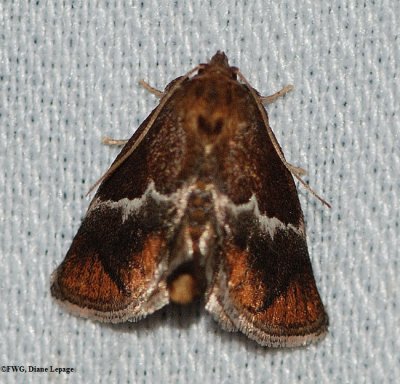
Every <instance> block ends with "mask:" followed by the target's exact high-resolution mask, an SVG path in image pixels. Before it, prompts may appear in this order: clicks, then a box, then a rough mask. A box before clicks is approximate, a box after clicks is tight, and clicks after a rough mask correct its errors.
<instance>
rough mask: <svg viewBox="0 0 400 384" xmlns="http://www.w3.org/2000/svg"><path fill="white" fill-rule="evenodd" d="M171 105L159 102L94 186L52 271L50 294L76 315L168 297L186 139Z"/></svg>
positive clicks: (139, 313)
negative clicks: (157, 111) (79, 221)
mask: <svg viewBox="0 0 400 384" xmlns="http://www.w3.org/2000/svg"><path fill="white" fill-rule="evenodd" d="M173 111H174V108H173V107H171V108H169V107H168V106H167V107H166V108H164V110H163V111H162V113H161V114H160V116H159V117H158V119H157V120H156V122H155V123H154V125H153V126H152V127H151V129H150V131H149V132H148V133H147V135H146V136H145V138H144V139H143V141H142V142H141V143H140V145H139V146H138V147H137V149H136V150H135V151H134V152H133V153H132V154H131V155H130V156H129V157H128V158H127V159H126V161H125V162H123V164H122V165H120V167H118V168H117V169H116V170H115V171H114V172H113V173H112V174H111V175H110V176H109V177H108V178H106V180H105V181H104V182H103V183H102V184H101V185H100V187H99V190H98V192H97V193H96V195H95V197H94V199H93V201H92V202H91V204H90V207H89V210H88V212H87V215H86V217H85V218H84V220H83V222H82V225H81V227H80V229H79V231H78V233H77V234H76V236H75V238H74V240H73V243H72V245H71V248H70V249H69V251H68V253H67V255H66V257H65V259H64V261H63V262H62V264H61V265H60V266H59V267H58V268H57V270H56V271H55V272H54V273H53V276H52V287H51V291H52V294H53V295H54V296H55V297H56V298H57V299H58V300H60V301H61V302H62V303H63V304H65V305H66V306H67V307H68V308H69V309H70V310H72V311H73V312H75V313H77V314H79V315H81V316H84V317H91V318H94V319H98V320H102V321H112V322H119V321H125V320H127V319H138V318H140V317H143V316H145V315H147V314H149V313H151V312H154V311H155V310H157V309H158V308H160V307H162V306H163V305H165V304H167V303H168V301H169V299H168V293H167V288H166V283H165V279H166V276H165V275H166V272H167V264H168V263H167V261H168V257H169V251H168V246H167V245H168V242H169V241H170V239H171V237H172V236H173V226H174V223H176V222H177V220H179V218H178V216H179V214H178V211H177V209H176V206H175V201H176V196H177V194H178V195H179V188H180V186H181V182H180V181H179V180H180V178H179V177H178V175H179V172H181V168H182V167H181V165H180V163H179V158H180V157H179V156H180V153H179V151H181V150H182V148H183V150H185V146H184V144H185V142H184V141H185V140H186V139H185V138H186V136H185V132H184V131H183V130H182V131H179V129H180V128H179V127H180V126H179V124H177V121H176V120H177V117H176V115H175V114H174V113H173ZM153 113H154V112H153ZM149 119H150V117H149V118H148V119H147V120H146V121H145V122H144V123H143V124H142V125H141V127H139V130H138V132H137V133H135V135H134V136H133V137H132V138H131V139H130V140H129V142H128V143H127V145H126V146H125V147H124V148H123V150H122V152H121V154H120V155H119V156H118V157H117V159H116V161H117V160H118V159H119V158H120V157H121V156H123V155H124V154H125V153H126V152H127V151H128V150H129V149H130V148H131V147H132V145H133V144H134V143H135V141H136V140H137V138H138V136H139V135H140V132H141V131H143V129H144V128H145V127H146V125H147V123H148V121H149ZM171 132H172V133H171ZM172 144H173V145H172ZM175 159H177V160H175ZM174 162H175V163H174ZM167 163H169V165H171V164H172V165H173V167H167V166H166V165H167ZM173 192H174V193H175V195H174V196H172V197H171V194H173Z"/></svg>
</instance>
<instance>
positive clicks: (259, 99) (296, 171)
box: [236, 70, 332, 208]
mask: <svg viewBox="0 0 400 384" xmlns="http://www.w3.org/2000/svg"><path fill="white" fill-rule="evenodd" d="M236 73H237V75H238V76H239V78H240V79H241V80H242V81H243V82H244V83H245V84H246V85H247V87H248V88H249V91H250V93H251V95H252V96H253V98H254V100H255V101H256V104H257V108H258V110H259V111H260V113H261V116H262V119H263V122H264V125H265V127H266V128H267V133H268V136H269V138H270V139H271V141H272V145H273V146H274V148H275V151H276V153H277V154H278V156H279V158H280V160H281V161H282V163H283V165H284V166H285V167H286V168H287V170H288V171H289V172H290V173H291V174H292V175H293V176H294V177H295V178H296V179H297V180H299V182H300V183H301V184H303V186H304V187H305V188H306V189H307V190H308V191H309V192H310V193H311V194H312V195H314V196H315V197H316V198H317V199H318V200H319V201H320V202H321V203H322V204H324V205H326V206H327V207H328V208H332V207H331V205H330V204H329V203H328V202H327V201H326V200H324V199H323V198H322V197H321V196H320V195H318V193H317V192H315V191H314V190H313V189H312V188H311V187H310V186H309V184H307V183H306V182H305V181H304V180H303V179H302V178H301V176H303V175H305V174H306V173H307V172H306V171H305V170H304V169H303V168H300V167H296V166H295V165H292V164H290V163H289V162H288V161H286V159H285V156H284V154H283V152H282V149H281V147H280V146H279V143H278V140H277V139H276V137H275V134H274V133H273V132H272V129H271V127H270V126H269V124H268V119H267V116H266V112H265V109H264V106H263V103H266V104H270V103H272V102H274V101H275V100H276V99H278V98H279V97H282V96H284V95H285V94H286V93H288V92H290V91H291V90H293V88H294V87H293V85H287V86H286V87H284V88H282V89H281V90H280V91H278V92H276V93H274V94H273V95H271V96H264V97H263V96H259V95H257V93H256V91H255V90H254V88H253V87H252V86H251V85H250V83H249V82H248V81H247V79H246V78H245V77H244V75H243V74H242V73H241V72H240V71H239V70H238V71H237V72H236Z"/></svg>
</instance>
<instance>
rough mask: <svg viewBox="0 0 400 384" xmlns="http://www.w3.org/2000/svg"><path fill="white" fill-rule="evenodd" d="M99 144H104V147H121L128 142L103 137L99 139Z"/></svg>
mask: <svg viewBox="0 0 400 384" xmlns="http://www.w3.org/2000/svg"><path fill="white" fill-rule="evenodd" d="M101 142H102V144H105V145H117V146H121V145H125V144H126V143H127V142H128V140H123V139H122V140H120V139H113V138H112V137H110V136H104V137H103V138H102V139H101Z"/></svg>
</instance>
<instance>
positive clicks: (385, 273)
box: [0, 0, 400, 384]
mask: <svg viewBox="0 0 400 384" xmlns="http://www.w3.org/2000/svg"><path fill="white" fill-rule="evenodd" d="M0 20H1V24H0V28H1V30H0V32H1V33H0V98H1V99H0V169H1V171H0V219H1V231H0V260H1V263H0V265H1V268H0V295H1V300H0V335H1V343H0V363H1V372H0V382H2V383H21V382H31V383H36V382H38V383H39V382H40V383H45V382H71V383H72V382H73V383H89V382H93V383H113V382H121V383H135V384H136V383H158V382H159V383H188V382H191V383H267V382H268V383H379V384H383V383H395V382H398V381H397V380H399V379H398V378H399V377H400V337H399V328H400V320H399V319H400V301H399V297H400V295H399V292H400V289H399V288H400V282H399V276H400V263H399V249H400V241H399V238H400V236H399V232H400V226H399V223H400V213H399V206H400V177H399V176H400V174H399V169H400V154H399V149H400V141H399V132H400V123H399V121H400V115H399V112H400V107H399V106H400V104H399V100H400V97H399V96H400V91H399V90H400V86H399V85H400V84H399V75H400V65H399V63H400V40H399V30H400V25H399V20H400V3H399V2H398V1H395V0H393V1H390V0H387V1H382V2H380V1H375V2H371V1H365V2H364V1H332V2H326V1H321V2H318V1H305V2H301V4H299V3H298V2H296V1H294V0H288V1H286V2H279V1H269V0H266V1H265V0H256V1H233V0H231V1H229V0H228V1H225V0H221V1H214V0H210V1H208V2H200V1H183V0H177V1H174V2H167V1H165V2H162V1H155V0H149V1H143V2H140V1H133V2H129V1H102V0H99V1H96V2H94V1H93V2H92V1H82V2H78V1H73V2H72V1H71V2H70V1H62V2H61V1H55V0H53V1H41V0H39V1H34V2H28V1H23V0H20V1H19V0H14V1H4V2H2V3H1V4H0ZM217 50H223V51H225V52H226V54H227V55H228V57H229V59H230V63H231V65H235V66H238V67H240V68H241V70H242V72H243V73H244V74H245V76H246V77H247V78H248V80H249V81H250V82H251V84H252V85H253V86H254V87H255V88H256V89H257V90H259V91H260V92H261V93H262V94H265V95H268V94H272V93H274V92H275V91H277V90H278V89H280V88H281V87H282V86H284V85H286V84H289V83H291V84H294V86H295V90H294V92H292V93H290V94H288V95H287V96H286V97H285V98H282V99H280V100H278V101H276V102H275V103H274V104H272V105H270V106H268V108H267V109H268V113H269V118H270V124H271V127H272V128H273V130H274V132H275V134H276V136H277V138H278V140H279V142H280V143H281V145H282V147H283V150H284V152H285V155H286V157H287V159H288V160H289V161H290V162H292V163H294V164H296V165H299V166H301V167H303V168H305V169H307V170H308V176H307V178H306V179H307V181H309V182H310V184H311V185H312V186H313V187H314V188H315V189H316V190H317V191H318V192H319V193H321V195H322V196H323V197H324V198H326V199H327V200H328V201H329V202H330V203H331V204H332V207H333V208H332V209H331V210H329V209H327V208H326V207H324V206H322V204H321V203H320V202H319V201H318V200H316V199H315V198H314V197H313V196H312V195H311V194H309V193H308V192H307V191H306V190H305V189H304V188H302V187H301V186H299V188H298V189H299V194H300V199H301V203H302V206H303V209H304V215H305V219H306V223H307V233H308V243H309V251H310V255H311V260H312V264H313V268H314V273H315V277H316V280H317V285H318V287H319V290H320V293H321V296H322V299H323V301H324V303H325V305H326V308H327V312H328V314H329V316H330V328H329V334H328V336H327V337H326V338H325V339H324V340H323V341H322V342H321V343H319V344H317V345H313V346H310V347H307V348H300V349H296V350H269V349H266V348H263V347H260V346H258V345H257V344H255V343H254V342H252V341H251V340H248V339H247V338H246V337H244V336H242V335H240V334H231V333H227V332H224V331H222V330H220V328H219V327H218V325H217V324H216V323H215V322H214V321H213V320H212V319H211V317H210V316H209V315H208V314H207V313H206V312H205V311H204V309H203V308H202V306H201V305H198V304H196V305H191V306H189V307H184V308H175V307H167V308H164V309H162V310H161V311H159V312H158V313H156V314H154V315H153V316H150V317H148V318H146V319H144V320H142V321H140V322H138V323H134V324H128V325H122V326H109V325H102V324H99V323H96V322H92V321H89V320H84V319H80V318H76V317H74V316H72V315H70V314H68V313H66V312H64V311H63V310H62V309H61V308H60V307H59V306H58V305H57V304H56V303H54V301H53V300H52V299H51V296H50V292H49V278H50V274H51V272H52V271H53V270H54V269H55V267H56V266H57V265H58V264H59V263H60V262H61V261H62V259H63V258H64V255H65V253H66V251H67V250H68V247H69V245H70V243H71V241H72V238H73V236H74V234H75V233H76V231H77V229H78V228H79V225H80V221H81V219H82V217H83V215H84V213H85V211H86V209H87V207H88V204H89V201H90V200H89V198H88V197H86V193H87V191H88V189H89V187H90V185H91V184H93V183H94V182H95V181H96V180H97V179H98V178H99V177H100V175H101V174H102V173H103V172H104V171H105V170H106V169H107V167H108V166H109V164H110V163H111V162H112V160H113V158H114V157H115V156H116V155H117V153H118V151H119V150H118V149H117V148H109V147H106V146H104V145H102V144H101V137H102V136H104V135H109V136H112V137H116V138H126V137H129V136H131V135H132V133H133V132H134V131H135V129H136V128H137V127H138V125H139V124H140V122H141V121H142V120H143V119H144V118H145V117H146V116H147V114H148V113H149V112H150V111H151V109H152V108H153V107H154V106H155V105H156V104H157V100H156V99H155V97H154V96H152V95H151V94H149V93H148V92H146V91H145V90H144V89H142V88H140V87H139V86H138V81H139V80H140V79H145V80H147V81H148V82H150V84H152V85H153V86H155V87H157V88H159V89H163V87H164V86H165V85H166V84H167V83H168V82H169V81H170V80H172V79H174V78H176V77H177V76H179V75H181V74H183V73H185V72H186V71H188V70H189V69H190V68H192V67H193V66H195V65H196V64H198V63H200V62H206V61H207V60H208V59H209V58H210V57H211V56H212V55H213V54H214V53H215V52H216V51H217ZM10 366H23V367H25V369H26V370H27V371H28V370H29V366H33V367H37V368H46V367H47V368H49V369H50V366H52V367H53V369H55V368H56V367H62V368H73V369H74V372H71V373H70V374H67V373H61V374H59V373H56V372H42V373H39V372H28V373H21V372H12V371H13V369H16V368H10ZM31 369H32V368H31Z"/></svg>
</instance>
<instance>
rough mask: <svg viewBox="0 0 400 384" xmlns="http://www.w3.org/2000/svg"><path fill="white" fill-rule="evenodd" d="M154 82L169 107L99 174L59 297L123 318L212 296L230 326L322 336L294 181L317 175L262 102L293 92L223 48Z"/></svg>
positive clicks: (274, 340)
mask: <svg viewBox="0 0 400 384" xmlns="http://www.w3.org/2000/svg"><path fill="white" fill-rule="evenodd" d="M147 88H148V89H149V90H150V91H152V92H153V93H155V94H157V95H158V96H160V98H161V100H160V104H159V105H158V107H157V108H155V109H154V110H153V111H152V112H151V113H150V115H149V116H148V117H147V119H146V120H145V121H144V122H143V123H142V124H141V125H140V127H139V129H138V130H137V131H136V132H135V133H134V135H133V136H132V137H131V139H130V140H128V141H127V143H126V144H125V146H124V147H123V149H122V151H121V153H120V154H119V155H118V157H117V158H116V160H115V162H114V163H113V164H112V165H111V167H110V169H109V170H108V171H107V172H106V174H105V175H104V176H103V177H102V178H101V179H100V186H99V188H98V190H97V193H96V194H95V196H94V198H93V200H92V202H91V203H90V206H89V208H88V211H87V213H86V216H85V218H84V219H83V222H82V224H81V227H80V228H79V230H78V233H77V234H76V236H75V238H74V239H73V242H72V245H71V247H70V249H69V251H68V253H67V255H66V256H65V259H64V261H63V262H62V263H61V265H60V266H59V267H58V268H57V269H56V270H55V272H54V273H53V275H52V279H51V280H52V281H51V293H52V295H53V296H54V297H55V298H56V299H58V301H59V302H61V303H62V304H63V305H64V306H66V307H67V308H68V309H69V310H71V311H72V312H74V313H75V314H78V315H80V316H83V317H88V318H91V319H95V320H99V321H104V322H112V323H119V322H125V321H127V320H132V321H136V320H139V319H140V318H143V317H145V316H147V315H149V314H151V313H153V312H155V311H157V310H158V309H160V308H162V307H164V306H165V305H167V304H168V303H171V302H172V303H178V304H186V303H190V302H192V301H193V300H195V299H197V298H200V297H201V298H203V300H204V303H205V309H206V310H207V311H208V312H210V313H211V314H212V316H213V317H214V318H215V319H216V321H218V322H219V324H220V325H221V326H222V328H223V329H225V330H227V331H241V332H243V333H244V334H246V335H247V336H248V337H249V338H251V339H253V340H255V341H256V342H258V343H259V344H261V345H264V346H269V347H295V346H302V345H307V344H309V343H311V342H314V341H317V340H319V339H321V338H322V337H323V336H324V335H325V334H326V332H327V327H328V317H327V315H326V312H325V310H324V306H323V304H322V302H321V299H320V296H319V293H318V290H317V287H316V283H315V280H314V277H313V271H312V267H311V263H310V258H309V255H308V251H307V243H306V234H305V226H304V220H303V214H302V210H301V207H300V202H299V199H298V196H297V191H296V186H295V183H294V180H293V177H292V174H293V175H294V176H295V177H296V178H297V179H299V180H300V182H302V183H303V184H305V183H304V181H303V180H302V179H301V175H302V170H301V168H297V167H295V166H293V165H291V164H289V163H288V162H287V161H286V160H285V157H284V155H283V152H282V150H281V148H280V146H279V144H278V143H277V140H276V138H275V136H274V134H273V132H272V130H271V128H270V126H269V122H268V116H267V113H266V111H265V109H264V107H263V103H269V102H272V101H274V100H275V99H276V98H277V97H280V96H282V95H283V94H284V93H286V92H287V91H288V90H290V89H289V88H286V89H283V90H282V91H280V92H277V93H276V94H274V95H272V96H268V97H262V96H260V94H259V93H258V92H257V91H256V90H254V89H253V88H252V87H251V86H250V84H249V83H248V81H247V80H246V79H245V77H244V76H243V75H242V74H241V72H240V71H239V70H238V68H236V67H231V66H229V64H228V59H227V57H226V56H225V54H224V53H222V52H220V51H218V52H217V53H216V54H215V55H214V56H213V57H212V59H211V60H210V61H209V62H208V63H207V64H200V65H198V66H197V67H195V68H194V69H192V70H191V71H190V72H188V73H187V74H186V75H184V76H181V77H178V78H177V79H175V80H173V81H172V82H171V83H170V84H169V85H168V86H167V87H166V89H165V91H164V92H159V91H157V90H154V89H153V88H151V87H150V86H147ZM305 185H306V186H307V184H305ZM311 191H312V190H311ZM312 192H313V191H312ZM313 193H314V192H313ZM317 197H318V196H317Z"/></svg>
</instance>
